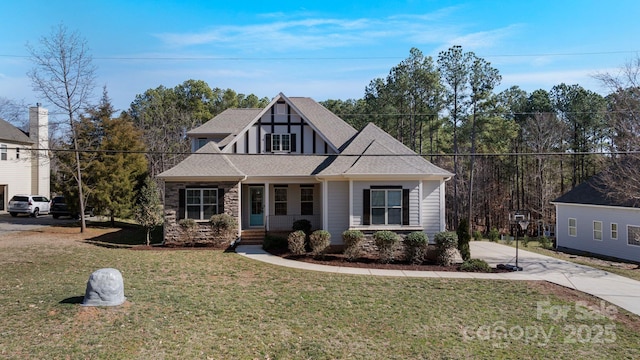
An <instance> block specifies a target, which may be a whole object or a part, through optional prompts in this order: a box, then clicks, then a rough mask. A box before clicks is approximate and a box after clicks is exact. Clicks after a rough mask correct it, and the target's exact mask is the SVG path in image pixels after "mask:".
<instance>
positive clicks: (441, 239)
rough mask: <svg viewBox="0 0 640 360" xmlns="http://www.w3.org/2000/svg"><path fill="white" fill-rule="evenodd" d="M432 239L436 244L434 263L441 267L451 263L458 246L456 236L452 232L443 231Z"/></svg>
mask: <svg viewBox="0 0 640 360" xmlns="http://www.w3.org/2000/svg"><path fill="white" fill-rule="evenodd" d="M433 239H434V240H435V242H436V249H437V251H438V253H437V255H436V262H437V263H438V264H439V265H442V266H448V265H451V263H453V257H454V254H455V249H456V247H457V245H458V234H456V233H455V232H453V231H443V232H439V233H437V234H436V235H435V236H434V237H433Z"/></svg>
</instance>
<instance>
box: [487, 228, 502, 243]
mask: <svg viewBox="0 0 640 360" xmlns="http://www.w3.org/2000/svg"><path fill="white" fill-rule="evenodd" d="M499 238H500V232H499V231H498V229H496V228H491V230H490V231H489V241H491V242H497V241H498V239H499Z"/></svg>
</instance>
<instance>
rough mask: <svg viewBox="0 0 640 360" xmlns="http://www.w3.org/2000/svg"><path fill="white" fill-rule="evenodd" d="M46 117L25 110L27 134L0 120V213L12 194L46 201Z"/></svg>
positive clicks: (34, 110) (43, 113) (37, 111)
mask: <svg viewBox="0 0 640 360" xmlns="http://www.w3.org/2000/svg"><path fill="white" fill-rule="evenodd" d="M48 123H49V113H48V111H47V109H45V108H42V107H40V105H39V104H38V106H35V107H30V108H29V132H28V133H25V132H23V131H22V130H20V129H18V128H17V127H15V126H13V125H11V124H10V123H8V122H7V121H4V120H2V119H0V211H6V209H7V203H8V202H9V200H10V199H11V197H12V196H13V195H16V194H37V195H42V196H46V197H49V192H50V183H51V180H50V178H51V175H50V170H49V167H50V165H49V152H48V148H49V124H48Z"/></svg>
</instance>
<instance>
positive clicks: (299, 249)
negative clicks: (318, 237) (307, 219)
mask: <svg viewBox="0 0 640 360" xmlns="http://www.w3.org/2000/svg"><path fill="white" fill-rule="evenodd" d="M306 238H307V235H306V234H305V233H304V231H302V230H298V231H294V232H292V233H291V234H289V237H288V238H287V244H288V246H289V251H291V253H292V254H295V255H302V254H304V253H305V252H306V251H307V249H306V247H305V240H306Z"/></svg>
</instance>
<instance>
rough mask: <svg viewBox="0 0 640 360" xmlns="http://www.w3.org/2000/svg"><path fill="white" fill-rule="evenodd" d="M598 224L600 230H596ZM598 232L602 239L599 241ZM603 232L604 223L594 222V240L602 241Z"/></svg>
mask: <svg viewBox="0 0 640 360" xmlns="http://www.w3.org/2000/svg"><path fill="white" fill-rule="evenodd" d="M596 224H600V230H598V229H596ZM598 232H599V233H600V238H599V239H598V236H597V235H598ZM602 233H603V231H602V221H598V220H594V221H593V240H595V241H602V236H603V234H602Z"/></svg>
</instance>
